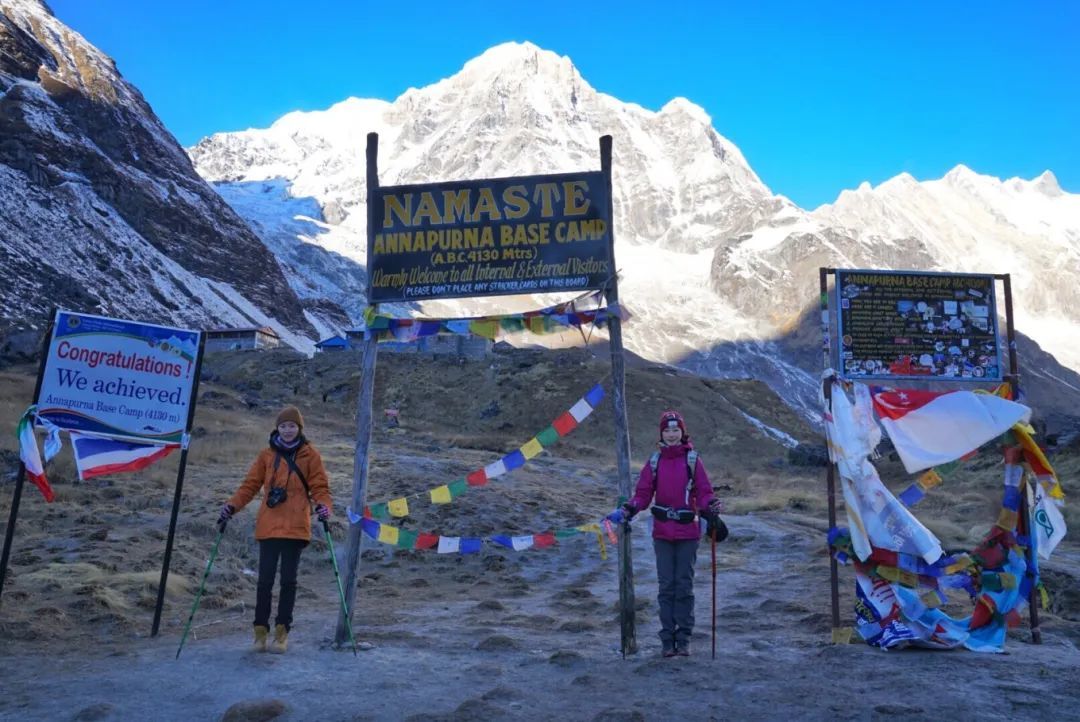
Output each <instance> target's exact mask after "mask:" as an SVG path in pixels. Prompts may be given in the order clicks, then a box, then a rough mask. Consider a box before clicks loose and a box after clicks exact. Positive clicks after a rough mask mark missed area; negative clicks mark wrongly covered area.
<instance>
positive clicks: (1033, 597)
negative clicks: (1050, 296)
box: [997, 273, 1042, 644]
mask: <svg viewBox="0 0 1080 722" xmlns="http://www.w3.org/2000/svg"><path fill="white" fill-rule="evenodd" d="M997 278H999V279H1001V282H1002V284H1003V286H1004V296H1005V340H1006V342H1007V344H1008V351H1009V381H1010V385H1011V387H1012V398H1013V400H1014V401H1015V400H1016V398H1017V396H1018V395H1019V393H1020V363H1019V361H1018V360H1017V356H1016V329H1015V327H1014V326H1013V305H1012V280H1011V278H1010V276H1009V274H1008V273H1003V274H1000V275H998V276H997ZM1029 483H1031V481H1030V480H1029ZM1028 512H1029V509H1028V504H1027V494H1021V495H1020V513H1019V515H1018V521H1017V530H1016V531H1017V533H1019V534H1028V533H1033V532H1032V531H1031V525H1030V524H1028V523H1027V522H1028ZM1033 554H1034V552H1033V550H1032V545H1031V544H1028V545H1027V551H1026V552H1025V554H1024V556H1025V557H1026V562H1027V568H1028V570H1029V572H1027V573H1030V570H1031V569H1034V568H1035V566H1034V563H1035V559H1034V558H1033ZM1038 600H1039V591H1038V590H1037V589H1036V588H1035V587H1034V585H1032V587H1031V591H1030V592H1029V593H1028V618H1029V621H1030V624H1031V641H1032V642H1033V643H1034V644H1042V631H1041V630H1040V629H1039V605H1038Z"/></svg>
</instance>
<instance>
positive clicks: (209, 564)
mask: <svg viewBox="0 0 1080 722" xmlns="http://www.w3.org/2000/svg"><path fill="white" fill-rule="evenodd" d="M228 523H229V522H227V521H223V522H221V523H220V524H218V533H217V538H216V539H214V548H213V549H211V550H210V560H209V561H207V562H206V571H205V572H203V575H202V582H201V583H200V584H199V592H198V594H196V595H195V604H193V605H192V606H191V614H189V615H188V618H187V624H185V625H184V635H183V636H182V637H180V646H179V647H178V648H177V650H176V659H180V652H182V651H183V649H184V642H185V641H187V636H188V632H190V631H191V620H193V619H195V612H196V610H198V608H199V600H201V599H202V593H203V589H205V588H206V578H207V577H208V576H210V567H212V566H214V558H215V557H216V556H217V550H218V544H220V543H221V537H222V535H223V534H225V525H226V524H228Z"/></svg>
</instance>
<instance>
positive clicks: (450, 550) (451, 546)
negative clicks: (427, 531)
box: [439, 536, 461, 554]
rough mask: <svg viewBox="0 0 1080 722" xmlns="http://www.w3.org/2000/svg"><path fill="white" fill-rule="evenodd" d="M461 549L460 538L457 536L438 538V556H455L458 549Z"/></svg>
mask: <svg viewBox="0 0 1080 722" xmlns="http://www.w3.org/2000/svg"><path fill="white" fill-rule="evenodd" d="M460 548H461V537H457V536H441V537H439V554H456V553H457V551H458V549H460Z"/></svg>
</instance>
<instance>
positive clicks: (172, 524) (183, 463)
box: [150, 333, 221, 656]
mask: <svg viewBox="0 0 1080 722" xmlns="http://www.w3.org/2000/svg"><path fill="white" fill-rule="evenodd" d="M205 347H206V335H205V334H203V333H200V334H199V352H198V354H197V355H196V358H195V380H194V382H193V383H192V385H191V401H190V403H189V404H188V418H187V424H186V425H185V427H184V437H183V442H182V446H181V448H180V467H179V468H178V469H177V470H176V490H175V491H174V492H173V503H172V514H171V515H170V517H169V535H168V537H167V538H166V539H165V558H164V559H163V560H162V562H161V579H160V581H158V592H157V601H156V602H155V603H154V624H153V627H151V629H150V636H151V637H156V636H157V633H158V629H159V628H160V627H161V610H162V608H163V607H164V606H165V586H166V583H167V582H168V581H169V563H170V562H171V561H172V550H173V540H174V539H175V537H176V520H177V517H178V516H179V515H180V497H181V496H182V495H183V493H184V470H185V469H186V468H187V457H188V435H189V434H190V433H191V428H192V426H194V425H195V403H196V401H197V400H198V398H199V377H200V376H201V375H202V360H203V350H204V349H205ZM218 538H219V540H220V538H221V535H220V534H219V535H218ZM214 550H215V552H216V550H217V545H215V546H214ZM207 572H209V568H207ZM204 581H205V580H204ZM200 593H201V592H200ZM189 621H190V620H189ZM176 654H177V656H180V652H179V650H177V653H176Z"/></svg>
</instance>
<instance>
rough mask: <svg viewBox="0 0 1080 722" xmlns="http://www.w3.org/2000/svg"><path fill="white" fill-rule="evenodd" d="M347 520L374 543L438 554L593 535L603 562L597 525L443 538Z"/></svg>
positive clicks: (527, 545) (358, 519)
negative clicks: (527, 532)
mask: <svg viewBox="0 0 1080 722" xmlns="http://www.w3.org/2000/svg"><path fill="white" fill-rule="evenodd" d="M347 513H348V515H349V521H351V522H352V523H353V524H360V528H361V530H362V531H363V532H364V534H365V535H367V536H368V537H369V538H371V539H374V540H375V541H377V542H381V543H383V544H387V545H389V546H394V547H397V548H398V549H434V550H435V551H436V552H437V553H438V554H474V553H476V552H478V551H480V548H481V547H482V545H483V544H484V543H485V542H487V543H489V544H494V545H495V546H499V547H502V548H504V549H512V550H513V551H516V552H519V551H525V550H526V549H546V548H548V547H552V546H556V545H557V544H558V543H559V541H560V540H566V539H569V538H570V537H573V536H577V535H578V534H595V535H596V542H597V545H598V547H599V551H600V558H601V559H605V560H606V559H607V547H606V546H605V545H604V535H603V533H602V531H601V529H600V525H599V524H596V523H590V524H581V525H579V526H574V527H566V528H563V529H556V530H554V531H548V532H543V533H540V534H517V535H507V534H495V535H492V536H488V537H461V536H443V535H440V534H428V533H420V532H415V531H410V530H407V529H399V528H398V527H396V526H394V525H392V524H381V523H379V522H377V521H375V520H374V519H370V518H367V517H360V516H357V515H356V514H355V513H354V512H353V511H352V510H351V509H349V510H347Z"/></svg>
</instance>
